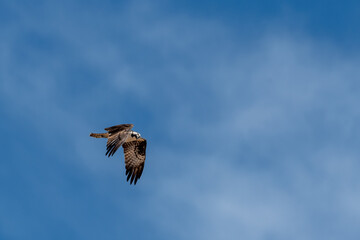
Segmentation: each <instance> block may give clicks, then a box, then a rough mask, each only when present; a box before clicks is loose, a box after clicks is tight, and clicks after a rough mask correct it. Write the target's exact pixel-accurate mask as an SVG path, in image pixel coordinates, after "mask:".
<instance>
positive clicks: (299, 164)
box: [0, 2, 360, 239]
mask: <svg viewBox="0 0 360 240" xmlns="http://www.w3.org/2000/svg"><path fill="white" fill-rule="evenodd" d="M107 4H109V3H107V2H106V3H104V5H103V6H102V7H101V8H98V6H97V5H95V4H89V5H87V6H86V8H84V7H83V6H82V5H81V4H80V3H74V4H70V3H68V4H65V3H61V4H60V3H42V4H39V5H28V6H27V5H24V4H16V3H13V2H9V3H5V4H2V5H4V6H5V7H6V9H8V12H10V13H9V14H8V15H7V16H5V17H4V19H6V20H3V21H2V22H1V26H2V27H3V33H4V36H5V37H3V38H2V39H1V40H0V48H1V49H2V51H1V52H2V53H1V55H0V57H1V66H0V72H1V73H0V77H1V90H0V93H1V97H0V99H1V108H2V110H1V112H0V114H1V116H2V117H3V119H4V125H3V126H2V127H1V130H2V131H3V133H4V134H5V135H6V136H7V138H6V139H5V138H4V140H3V141H2V143H3V147H4V152H5V157H6V159H7V161H2V163H1V169H3V170H1V171H0V173H1V182H2V183H1V184H0V186H1V187H2V188H3V189H5V192H6V194H5V196H3V197H2V198H0V202H1V203H2V204H1V206H2V207H0V211H1V212H2V213H3V214H2V217H1V218H0V224H1V228H0V236H3V237H6V238H14V239H23V238H24V237H37V238H42V239H49V238H51V239H54V238H56V237H58V238H65V237H67V238H87V239H99V238H102V239H114V238H119V237H125V239H132V238H141V239H169V238H172V239H189V238H190V239H192V238H201V239H202V238H206V239H241V238H242V239H344V238H346V239H358V237H359V236H360V231H359V230H358V228H357V225H356V223H357V222H358V221H359V220H360V219H359V218H360V207H359V204H358V203H359V200H360V195H359V193H358V191H357V189H359V187H360V186H359V180H360V178H359V176H358V171H359V169H360V166H359V161H358V156H359V150H358V145H359V138H358V135H359V128H358V124H357V123H358V122H359V120H360V119H359V116H360V115H359V114H360V111H359V110H358V109H359V108H358V107H357V103H358V102H359V100H360V99H359V98H360V97H359V94H358V92H359V91H358V90H359V83H358V79H357V78H358V76H359V70H358V69H357V68H358V65H359V55H358V54H357V53H356V54H353V55H352V56H349V55H346V54H343V53H342V52H341V51H340V50H339V48H338V47H337V46H336V45H331V44H329V43H327V42H323V41H322V40H319V39H316V38H313V37H312V36H311V35H310V34H308V33H306V32H301V31H300V32H299V31H298V32H297V31H293V30H279V29H281V27H279V26H277V25H273V24H269V25H268V26H267V27H266V28H265V30H262V32H261V33H259V34H257V35H258V36H259V37H258V38H256V39H252V37H249V38H246V37H244V36H242V34H244V35H246V32H244V33H239V31H238V30H237V29H234V28H233V26H227V25H226V24H224V22H220V21H217V20H216V19H211V18H202V17H196V16H192V15H188V14H181V13H177V14H169V13H168V12H167V11H166V5H165V7H161V6H162V5H161V4H158V5H150V4H145V3H144V2H142V4H118V5H115V7H114V8H112V7H111V5H110V4H109V5H107ZM122 122H124V123H125V122H132V123H134V124H135V127H136V130H139V131H140V132H141V133H142V135H143V136H144V137H145V138H147V139H148V158H147V162H146V169H145V171H144V175H143V177H142V179H141V180H140V181H139V184H138V185H137V186H136V188H133V187H129V186H128V184H127V183H125V176H124V169H123V168H124V166H123V158H122V156H121V152H119V153H118V154H117V156H116V158H115V159H110V160H108V159H106V160H105V157H104V144H105V142H104V141H100V140H97V141H96V140H93V139H90V138H88V134H89V132H90V131H102V128H103V127H107V126H110V125H112V124H118V123H122ZM14 133H15V134H14ZM118 159H120V161H119V160H118ZM4 169H5V170H4ZM139 228H140V230H138V229H139ZM19 229H21V231H20V230H19Z"/></svg>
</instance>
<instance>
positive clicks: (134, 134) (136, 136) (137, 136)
mask: <svg viewBox="0 0 360 240" xmlns="http://www.w3.org/2000/svg"><path fill="white" fill-rule="evenodd" d="M131 137H134V138H136V139H139V138H140V137H141V135H140V133H138V132H132V133H131Z"/></svg>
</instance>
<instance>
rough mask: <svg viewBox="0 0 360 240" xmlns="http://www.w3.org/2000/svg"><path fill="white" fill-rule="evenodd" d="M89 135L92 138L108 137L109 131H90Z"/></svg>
mask: <svg viewBox="0 0 360 240" xmlns="http://www.w3.org/2000/svg"><path fill="white" fill-rule="evenodd" d="M90 137H94V138H108V137H109V133H90Z"/></svg>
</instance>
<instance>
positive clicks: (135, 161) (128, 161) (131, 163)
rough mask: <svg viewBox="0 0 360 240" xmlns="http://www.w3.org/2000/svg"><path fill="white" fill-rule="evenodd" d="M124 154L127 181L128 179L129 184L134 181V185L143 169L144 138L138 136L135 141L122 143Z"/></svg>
mask: <svg viewBox="0 0 360 240" xmlns="http://www.w3.org/2000/svg"><path fill="white" fill-rule="evenodd" d="M123 148H124V155H125V168H126V175H127V179H126V180H127V181H129V179H130V184H132V182H133V181H134V185H135V184H136V182H137V180H138V179H139V178H140V177H141V174H142V172H143V170H144V164H145V157H146V139H144V138H139V139H137V140H135V141H131V142H126V143H124V144H123Z"/></svg>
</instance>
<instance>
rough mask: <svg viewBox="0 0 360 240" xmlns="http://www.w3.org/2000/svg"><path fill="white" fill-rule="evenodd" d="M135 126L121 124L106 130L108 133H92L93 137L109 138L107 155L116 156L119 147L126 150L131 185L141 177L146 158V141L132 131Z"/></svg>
mask: <svg viewBox="0 0 360 240" xmlns="http://www.w3.org/2000/svg"><path fill="white" fill-rule="evenodd" d="M133 126H134V125H133V124H121V125H116V126H112V127H109V128H105V130H106V131H107V133H90V136H91V137H95V138H107V139H108V141H107V144H106V154H105V155H107V156H108V157H110V156H112V155H114V153H115V152H116V150H117V149H118V148H119V147H121V146H122V147H123V148H124V155H125V168H126V175H127V181H129V180H130V184H132V183H133V182H134V184H136V182H137V180H138V179H139V178H140V177H141V174H142V171H143V169H144V164H145V157H146V139H144V138H142V137H141V135H140V133H138V132H135V131H132V130H131V129H132V127H133Z"/></svg>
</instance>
